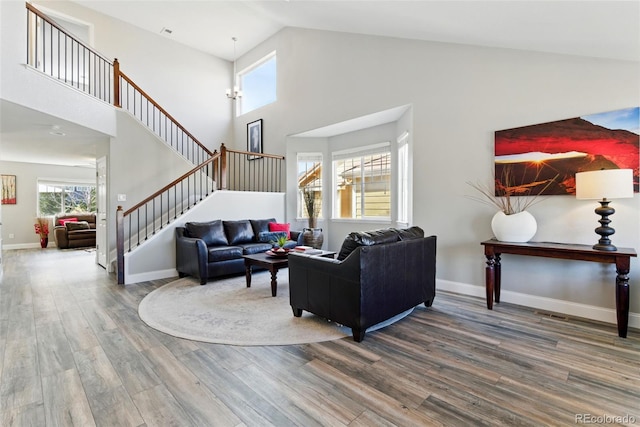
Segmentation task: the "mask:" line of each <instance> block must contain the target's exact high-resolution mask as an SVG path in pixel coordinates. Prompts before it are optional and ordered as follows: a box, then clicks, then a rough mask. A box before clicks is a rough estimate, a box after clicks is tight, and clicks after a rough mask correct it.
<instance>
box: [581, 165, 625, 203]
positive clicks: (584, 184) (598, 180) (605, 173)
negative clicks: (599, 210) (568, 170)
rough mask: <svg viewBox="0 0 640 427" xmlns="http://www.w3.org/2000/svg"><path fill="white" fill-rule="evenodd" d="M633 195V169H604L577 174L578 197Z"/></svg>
mask: <svg viewBox="0 0 640 427" xmlns="http://www.w3.org/2000/svg"><path fill="white" fill-rule="evenodd" d="M630 197H633V169H602V170H597V171H589V172H578V173H577V174H576V198H577V199H626V198H630Z"/></svg>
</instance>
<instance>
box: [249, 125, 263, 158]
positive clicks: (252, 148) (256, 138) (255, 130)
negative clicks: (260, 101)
mask: <svg viewBox="0 0 640 427" xmlns="http://www.w3.org/2000/svg"><path fill="white" fill-rule="evenodd" d="M247 151H249V152H250V153H260V154H262V119H258V120H256V121H255V122H251V123H247ZM260 158H262V156H251V155H249V156H247V159H248V160H255V159H260Z"/></svg>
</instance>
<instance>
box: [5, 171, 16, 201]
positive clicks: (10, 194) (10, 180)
mask: <svg viewBox="0 0 640 427" xmlns="http://www.w3.org/2000/svg"><path fill="white" fill-rule="evenodd" d="M2 204H3V205H15V204H16V176H15V175H2Z"/></svg>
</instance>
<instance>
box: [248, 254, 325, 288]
mask: <svg viewBox="0 0 640 427" xmlns="http://www.w3.org/2000/svg"><path fill="white" fill-rule="evenodd" d="M335 254H336V252H332V251H322V252H320V253H317V254H313V255H312V256H322V257H328V258H333V257H334V256H335ZM242 258H244V266H245V268H246V276H247V288H250V287H251V267H253V266H254V265H255V266H258V267H262V268H266V269H267V270H269V272H270V273H271V296H272V297H275V296H276V294H277V293H278V280H277V275H278V270H280V269H281V268H286V267H289V258H288V257H282V258H280V257H275V256H271V255H267V254H266V253H264V252H263V253H259V254H253V255H242Z"/></svg>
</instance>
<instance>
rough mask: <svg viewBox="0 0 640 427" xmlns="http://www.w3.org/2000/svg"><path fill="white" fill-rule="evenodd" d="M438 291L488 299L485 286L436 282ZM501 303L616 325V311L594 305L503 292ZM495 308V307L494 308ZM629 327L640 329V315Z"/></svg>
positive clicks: (636, 315) (633, 315) (637, 315)
mask: <svg viewBox="0 0 640 427" xmlns="http://www.w3.org/2000/svg"><path fill="white" fill-rule="evenodd" d="M437 290H442V291H448V292H455V293H458V294H463V295H470V296H474V297H480V298H483V299H484V298H486V291H485V287H484V286H474V285H469V284H467V283H459V282H452V281H449V280H440V279H437V280H436V292H437ZM500 301H501V302H509V303H512V304H518V305H522V306H525V307H531V308H538V309H540V310H545V311H550V312H554V313H562V314H567V315H569V316H575V317H582V318H585V319H591V320H597V321H600V322H606V323H612V324H614V325H615V324H616V323H617V320H616V310H615V309H610V308H603V307H597V306H594V305H587V304H579V303H575V302H571V301H563V300H558V299H553V298H546V297H540V296H536V295H527V294H522V293H519V292H511V291H505V290H501V292H500ZM494 308H495V306H494ZM629 327H630V328H638V329H640V313H629Z"/></svg>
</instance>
